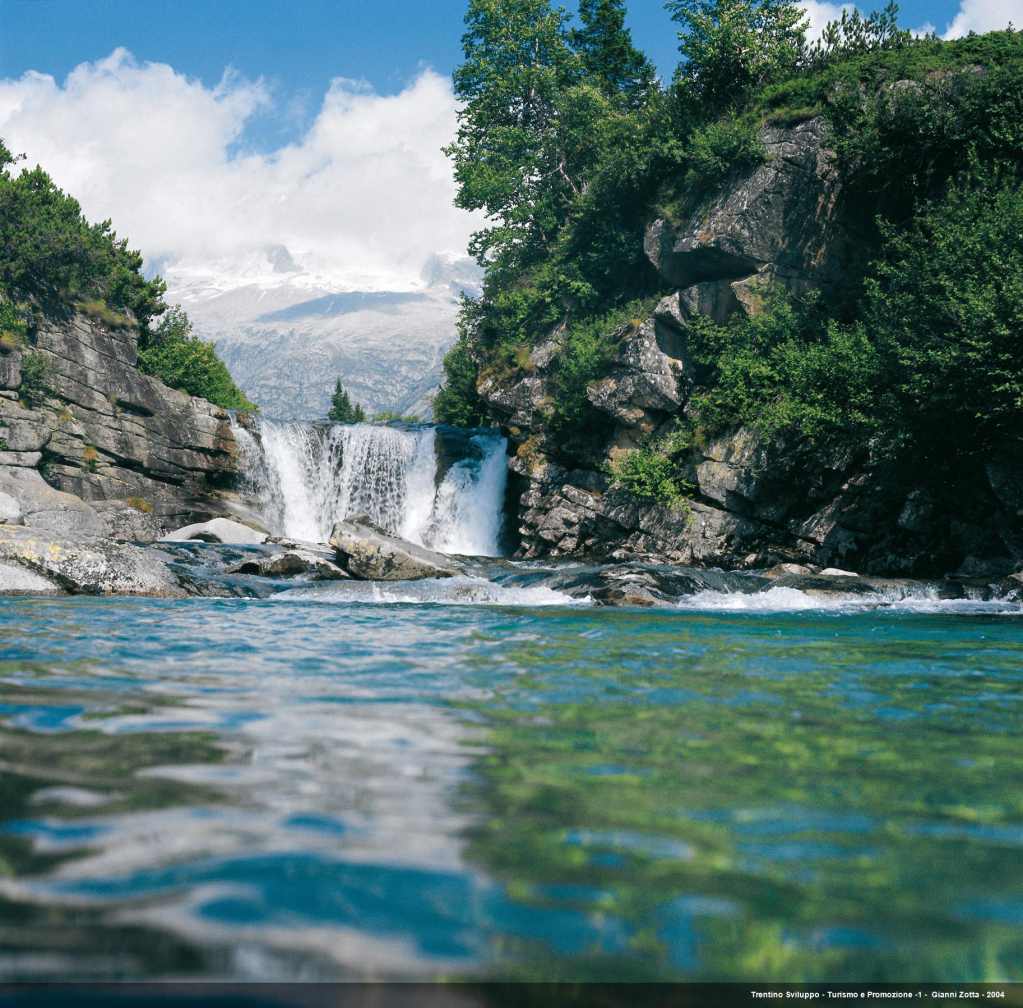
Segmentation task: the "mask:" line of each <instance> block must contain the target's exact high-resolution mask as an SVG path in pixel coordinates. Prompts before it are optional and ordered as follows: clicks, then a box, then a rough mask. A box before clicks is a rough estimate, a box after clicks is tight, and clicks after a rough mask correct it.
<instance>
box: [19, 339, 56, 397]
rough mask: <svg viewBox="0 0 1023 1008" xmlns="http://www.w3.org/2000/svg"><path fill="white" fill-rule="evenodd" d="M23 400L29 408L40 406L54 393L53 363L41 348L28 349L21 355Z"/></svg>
mask: <svg viewBox="0 0 1023 1008" xmlns="http://www.w3.org/2000/svg"><path fill="white" fill-rule="evenodd" d="M18 391H19V394H20V396H21V399H22V401H23V402H24V403H25V405H26V406H28V407H29V408H33V407H35V406H38V405H39V404H40V403H41V402H43V401H44V400H45V399H47V398H48V397H49V396H50V395H52V394H53V364H52V363H51V361H50V358H49V357H47V356H46V354H44V353H43V352H42V351H41V350H27V351H26V352H25V353H23V354H22V355H21V388H20V389H19V390H18Z"/></svg>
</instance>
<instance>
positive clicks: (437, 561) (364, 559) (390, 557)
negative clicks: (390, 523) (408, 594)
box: [330, 515, 459, 581]
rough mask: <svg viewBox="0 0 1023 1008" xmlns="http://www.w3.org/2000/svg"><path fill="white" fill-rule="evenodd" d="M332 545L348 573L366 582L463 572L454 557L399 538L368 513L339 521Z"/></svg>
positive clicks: (416, 578) (443, 575)
mask: <svg viewBox="0 0 1023 1008" xmlns="http://www.w3.org/2000/svg"><path fill="white" fill-rule="evenodd" d="M330 545H331V546H333V547H334V548H335V549H336V550H337V557H338V562H339V563H340V564H342V565H343V566H344V567H345V569H346V570H347V571H348V573H349V574H351V575H352V576H353V577H356V578H359V579H361V580H363V581H416V580H419V579H421V578H434V577H453V576H454V575H455V574H458V573H459V571H458V569H457V568H455V567H454V566H452V565H451V561H450V557H447V556H445V555H444V554H443V553H435V552H433V550H428V549H425V548H424V547H422V546H416V545H415V543H410V542H406V541H405V540H404V539H399V538H398V537H397V536H393V535H391V534H390V533H389V532H388V531H387V530H386V529H382V528H381V527H380V526H379V525H376V524H374V523H373V522H372V521H370V519H369V518H367V517H366V516H365V515H357V516H355V517H352V518H346V519H345V520H344V521H340V522H338V523H337V524H336V525H335V526H334V529H333V531H332V532H331V534H330Z"/></svg>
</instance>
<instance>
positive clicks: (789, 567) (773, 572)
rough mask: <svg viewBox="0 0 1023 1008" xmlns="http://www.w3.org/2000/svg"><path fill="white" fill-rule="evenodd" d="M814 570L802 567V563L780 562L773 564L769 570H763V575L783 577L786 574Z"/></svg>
mask: <svg viewBox="0 0 1023 1008" xmlns="http://www.w3.org/2000/svg"><path fill="white" fill-rule="evenodd" d="M813 573H814V571H813V570H812V569H811V568H810V567H804V566H802V564H794V563H780V564H775V565H774V566H773V567H772V568H771V569H770V570H767V571H764V577H766V578H771V580H774V579H775V578H780V577H785V575H786V574H813Z"/></svg>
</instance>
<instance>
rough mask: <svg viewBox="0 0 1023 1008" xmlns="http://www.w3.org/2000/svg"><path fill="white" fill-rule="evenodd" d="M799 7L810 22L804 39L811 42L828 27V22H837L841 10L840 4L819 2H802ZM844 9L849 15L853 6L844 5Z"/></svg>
mask: <svg viewBox="0 0 1023 1008" xmlns="http://www.w3.org/2000/svg"><path fill="white" fill-rule="evenodd" d="M799 6H800V7H802V8H804V9H805V11H806V20H808V21H809V22H810V27H809V28H808V29H807V32H806V37H807V39H808V40H809V41H811V42H814V41H816V40H817V39H819V38H820V37H821V33H822V32H823V31H824V29H825V28H826V27H827V26H828V22H829V21H838V20H839V18H841V16H842V10H843V5H842V4H834V3H827V2H821V0H802V3H800V5H799ZM845 9H848V11H849V13H850V14H851V13H852V11H853V5H852V4H846V5H845Z"/></svg>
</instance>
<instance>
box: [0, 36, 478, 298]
mask: <svg viewBox="0 0 1023 1008" xmlns="http://www.w3.org/2000/svg"><path fill="white" fill-rule="evenodd" d="M272 102H273V98H272V95H271V93H270V91H269V90H268V89H267V87H265V86H264V84H263V83H262V82H261V81H255V82H253V81H248V80H245V79H243V78H241V77H239V76H237V75H234V74H231V73H230V72H228V73H226V74H225V76H224V78H223V80H222V81H221V82H220V84H219V85H218V86H216V87H214V88H209V87H205V86H204V85H203V84H202V83H201V82H199V81H195V80H189V79H188V78H187V77H185V76H184V75H183V74H181V73H177V72H175V71H174V70H173V69H172V68H171V67H169V66H167V65H165V64H159V63H138V62H137V61H136V60H135V59H134V58H133V57H132V55H131V54H130V53H129V52H127V51H126V50H125V49H117V50H115V51H114V52H113V53H112V54H111V55H110V56H109V57H107V58H106V59H103V60H100V61H98V62H96V63H83V64H81V65H80V66H78V67H77V68H76V69H75V70H73V71H72V72H71V74H69V75H68V77H67V79H66V80H65V81H64V82H63V84H60V83H58V82H57V81H55V80H54V79H53V78H52V77H49V76H45V75H43V74H39V73H34V72H30V73H27V74H25V75H24V76H23V77H21V78H19V79H17V80H0V136H2V137H3V138H4V140H5V142H6V143H7V146H8V147H9V148H10V149H11V150H12V151H14V152H21V151H23V152H25V153H26V154H27V155H28V163H30V164H35V163H39V164H41V165H42V166H43V167H44V168H45V169H46V170H47V171H48V172H49V173H50V174H51V175H52V176H53V178H54V181H55V182H56V183H57V184H58V185H60V186H61V187H62V188H64V189H65V190H66V191H68V192H70V193H72V194H73V195H74V196H76V197H77V198H78V199H79V200H80V202H81V204H82V208H83V211H84V212H85V214H86V216H87V217H89V218H90V219H93V220H100V219H104V218H107V217H109V218H111V219H112V220H113V222H114V226H115V228H116V229H117V231H118V233H119V234H121V235H126V236H127V237H128V238H129V240H130V242H131V244H132V246H133V247H138V248H140V249H141V250H142V252H143V254H144V255H145V256H146V257H147V258H148V259H150V260H176V259H179V258H202V259H208V258H224V257H231V256H234V255H238V254H242V253H246V252H251V251H252V250H253V249H256V248H260V247H264V246H266V245H272V244H283V245H286V246H287V247H288V248H289V249H290V250H291V251H292V253H294V254H297V255H300V256H301V255H305V256H306V257H307V258H308V259H309V260H310V261H312V262H315V263H316V264H317V265H318V266H319V267H320V268H322V269H324V270H326V271H330V272H332V273H334V274H335V275H338V276H340V277H351V278H362V279H365V278H366V277H374V278H376V279H377V280H378V281H380V282H387V281H395V282H400V281H401V280H403V279H405V280H407V279H410V278H412V277H414V276H415V275H416V274H417V273H418V272H419V269H420V267H421V266H422V264H423V262H424V260H426V259H427V257H428V256H429V255H430V254H432V253H434V252H441V253H454V254H461V253H462V252H463V251H464V249H465V245H466V242H467V239H468V236H469V234H470V233H471V232H472V231H473V230H475V229H476V228H478V227H479V224H480V222H479V219H478V218H475V217H473V216H472V215H470V214H467V213H465V212H464V211H461V210H457V209H455V208H454V207H453V206H452V200H453V198H454V195H455V184H454V181H453V178H452V172H451V166H450V163H449V162H448V159H447V158H446V157H445V156H444V155H443V154H442V153H441V151H440V148H441V146H442V145H443V144H445V143H447V142H449V141H450V140H451V138H452V136H453V135H454V131H455V125H456V123H455V110H456V105H455V99H454V96H453V94H452V92H451V82H450V80H448V79H447V78H445V77H441V76H440V75H439V74H436V73H434V72H432V71H430V70H425V71H423V72H422V73H421V74H420V75H419V76H418V77H417V78H416V79H415V80H414V81H413V82H411V83H410V84H409V85H408V86H407V87H406V88H405V89H404V90H403V91H401V92H400V93H399V94H395V95H390V96H383V95H378V94H376V93H374V92H373V91H371V90H370V89H368V88H367V87H366V86H365V85H363V84H360V83H359V82H356V81H350V80H344V79H337V80H334V81H332V82H331V85H330V88H329V90H328V91H327V93H326V95H325V97H324V99H323V102H322V106H321V107H320V109H319V112H318V114H317V115H316V116H315V118H314V119H313V121H312V123H311V125H310V126H309V127H308V129H307V130H306V131H305V132H304V134H303V135H302V136H301V138H300V139H299V140H297V141H295V142H293V143H290V144H288V145H286V146H283V147H281V148H280V149H278V150H275V151H273V152H271V153H269V154H252V153H244V152H242V150H241V148H240V144H239V141H240V138H242V137H243V134H244V131H245V129H246V126H247V125H248V124H250V123H251V121H252V119H253V117H254V116H256V115H257V114H258V113H260V112H261V111H265V110H266V109H267V108H268V107H269V106H270V105H272Z"/></svg>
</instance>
